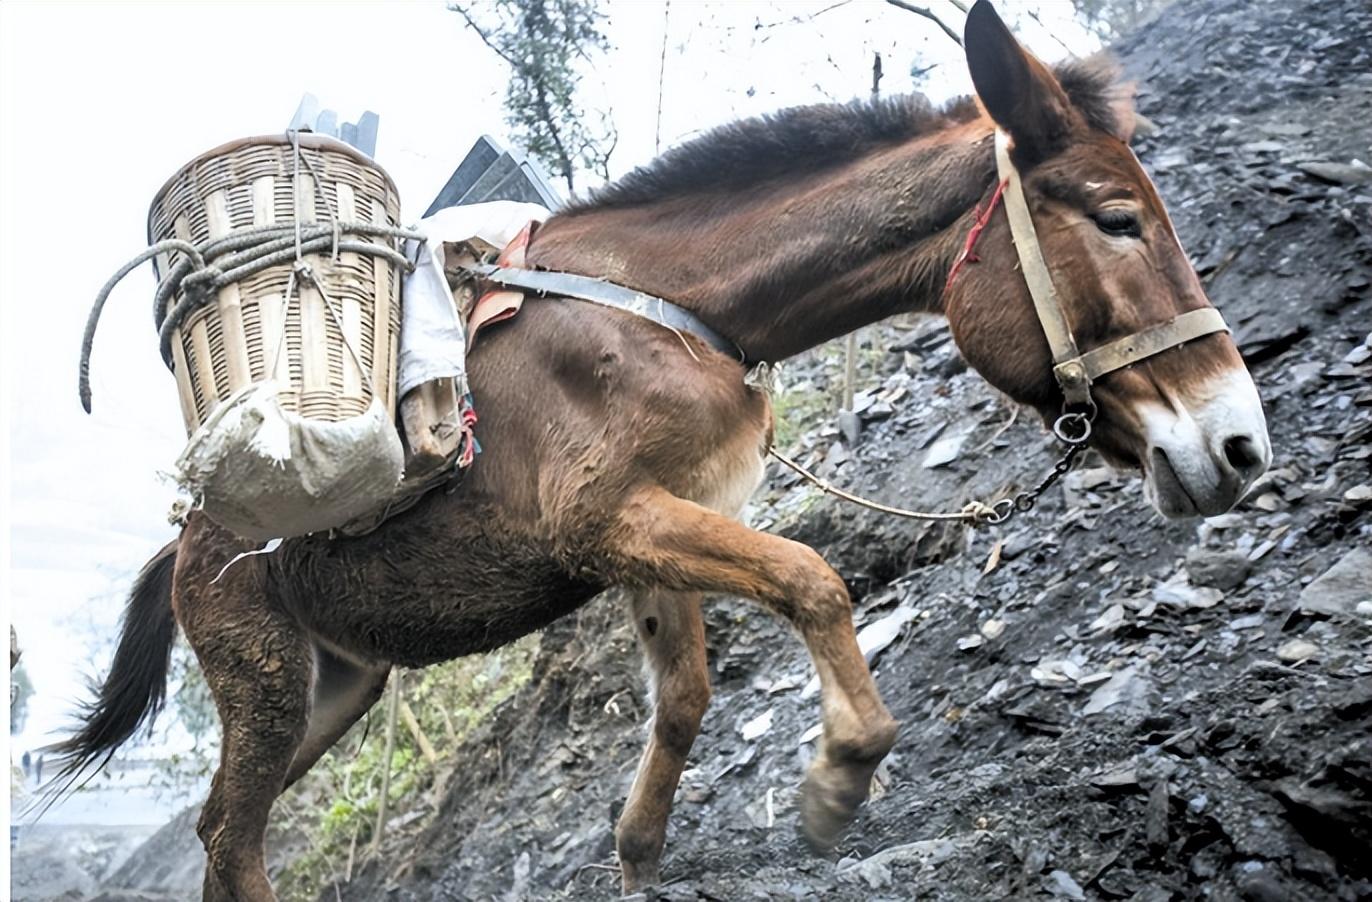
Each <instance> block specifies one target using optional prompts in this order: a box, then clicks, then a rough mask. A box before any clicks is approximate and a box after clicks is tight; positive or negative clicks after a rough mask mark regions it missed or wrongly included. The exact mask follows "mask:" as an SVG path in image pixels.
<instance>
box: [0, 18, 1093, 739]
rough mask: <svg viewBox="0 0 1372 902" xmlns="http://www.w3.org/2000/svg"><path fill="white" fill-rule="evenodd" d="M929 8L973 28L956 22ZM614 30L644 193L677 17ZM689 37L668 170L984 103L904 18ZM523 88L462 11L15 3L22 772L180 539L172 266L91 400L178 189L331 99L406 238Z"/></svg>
mask: <svg viewBox="0 0 1372 902" xmlns="http://www.w3.org/2000/svg"><path fill="white" fill-rule="evenodd" d="M929 2H930V3H931V5H933V6H934V7H935V8H936V9H938V10H939V12H940V13H941V14H943V15H944V16H945V18H947V19H948V20H949V21H950V22H952V23H958V22H960V18H961V16H960V14H959V13H958V12H957V10H956V9H955V8H954V7H953V6H952V4H951V3H948V2H947V0H929ZM999 7H1000V9H1001V11H1002V14H1004V15H1006V17H1007V19H1009V20H1011V21H1012V22H1015V23H1016V24H1018V25H1019V27H1020V28H1021V34H1022V37H1023V39H1024V40H1025V41H1026V43H1028V44H1029V46H1030V47H1031V48H1032V49H1034V50H1035V51H1036V52H1038V53H1040V54H1041V55H1043V56H1044V57H1045V58H1049V59H1054V58H1057V57H1060V56H1062V55H1063V53H1064V51H1063V49H1062V43H1066V44H1067V45H1070V46H1072V47H1074V48H1078V52H1089V51H1090V50H1091V49H1093V43H1092V41H1091V40H1090V39H1089V38H1088V37H1087V36H1086V35H1085V33H1084V32H1083V31H1082V30H1081V29H1080V28H1079V27H1077V26H1076V25H1075V24H1074V23H1073V21H1072V18H1071V6H1070V4H1069V3H1068V2H1066V0H1059V2H1053V0H1045V2H1038V3H1032V4H1029V5H1028V7H1029V8H1033V9H1036V10H1039V11H1040V12H1041V15H1042V18H1043V20H1044V22H1045V23H1046V25H1047V26H1048V28H1050V29H1052V33H1051V34H1050V33H1049V32H1048V31H1046V30H1045V29H1044V28H1043V27H1041V26H1039V25H1038V24H1037V23H1035V22H1034V21H1032V20H1030V19H1029V18H1027V17H1026V16H1024V15H1023V12H1024V7H1025V5H1024V4H1016V3H1013V2H1010V0H1006V2H1002V3H1001V4H999ZM605 9H606V12H607V13H608V15H609V22H608V27H607V30H608V34H609V37H610V40H611V43H612V44H613V50H612V51H611V52H610V53H609V54H607V55H606V56H605V57H604V58H602V59H600V60H599V61H598V63H597V66H596V71H595V72H593V73H592V74H591V75H590V76H589V77H588V79H587V82H586V86H587V89H588V90H587V98H588V100H589V101H590V102H591V103H592V104H594V105H599V106H604V105H605V104H608V105H609V107H610V108H611V109H612V110H613V114H614V120H615V122H616V124H617V126H618V128H619V131H620V142H619V146H618V150H617V152H616V154H615V157H614V159H613V160H612V163H611V166H612V171H613V172H614V173H616V174H619V173H623V172H625V171H627V170H628V169H630V168H632V167H633V166H635V165H637V164H640V163H643V162H645V161H647V160H649V159H651V158H652V156H653V154H654V124H655V120H656V114H657V102H658V71H659V59H660V56H661V54H662V48H663V29H664V5H663V3H661V2H658V0H639V2H635V0H617V2H608V3H606V4H605ZM821 11H822V12H821ZM666 26H667V45H666V46H667V50H666V67H665V77H664V84H663V92H662V94H663V98H664V101H663V109H662V144H663V148H664V149H665V148H666V147H668V146H670V145H671V144H673V143H676V142H678V141H681V140H684V139H685V138H688V137H690V136H691V135H693V134H696V133H698V132H699V131H701V130H703V129H707V128H709V127H710V126H713V125H717V124H719V123H722V122H726V121H728V120H731V119H734V118H738V117H740V116H746V115H755V114H758V113H763V112H767V111H770V110H774V109H778V108H780V107H784V106H789V105H795V104H800V103H811V102H818V101H824V100H847V99H849V98H852V97H854V96H859V95H860V96H866V95H867V93H868V90H869V87H870V82H871V66H872V54H873V52H874V51H879V52H881V53H882V54H883V56H884V58H885V60H884V62H885V69H886V72H887V77H886V79H885V80H884V82H883V89H884V90H885V91H886V92H888V93H895V92H901V91H908V90H909V89H910V84H911V83H910V77H909V74H908V73H909V69H910V66H911V63H912V62H914V61H915V60H916V59H919V60H920V65H921V66H927V65H930V64H931V63H937V64H938V67H937V68H936V69H935V70H934V71H933V73H932V75H931V81H930V82H929V83H928V84H927V85H926V89H927V90H928V91H929V93H930V94H932V95H935V96H936V97H939V98H944V97H948V96H953V95H956V94H961V93H966V92H967V91H968V90H969V89H970V83H969V80H968V78H967V75H966V67H965V64H964V63H963V61H962V59H961V55H960V51H959V49H958V48H957V47H956V46H955V45H954V44H953V42H952V41H951V40H949V39H948V37H947V36H945V35H944V34H943V33H942V32H940V31H939V30H938V29H937V28H936V27H934V26H933V25H932V24H930V23H928V22H926V21H925V20H923V19H920V18H918V17H916V16H914V15H911V14H910V13H907V12H903V11H901V10H898V9H894V8H893V7H891V6H889V5H887V4H885V3H883V2H879V0H850V2H847V3H839V4H835V3H833V2H832V0H820V2H799V0H797V2H756V3H753V2H714V3H703V2H689V0H674V2H672V4H671V7H670V16H669V17H667V18H666ZM955 27H957V25H956V24H955ZM959 30H960V28H959ZM1060 42H1062V43H1060ZM505 80H506V71H505V69H504V67H503V64H501V63H500V62H499V61H498V60H496V59H495V58H494V56H493V55H492V54H491V52H490V51H489V50H487V49H486V48H485V47H484V46H483V45H482V44H481V43H480V41H479V40H478V39H477V38H476V37H475V36H474V35H472V34H471V33H470V32H469V31H465V30H464V28H463V23H462V20H461V18H460V17H459V16H458V15H456V14H454V13H451V12H448V11H447V10H445V8H444V6H443V4H442V3H427V2H426V3H420V2H409V3H386V4H379V3H378V4H369V3H360V2H345V3H327V4H325V3H299V4H290V3H265V2H256V3H253V2H249V3H241V2H240V3H223V4H211V3H165V2H162V3H137V4H135V3H120V2H100V3H83V4H75V3H37V2H21V0H5V2H3V3H0V178H2V181H0V229H2V231H0V316H3V322H0V339H3V341H4V347H3V350H0V357H2V358H3V361H2V362H3V366H4V390H5V394H6V400H5V411H4V414H5V415H6V416H7V417H8V423H7V428H5V430H4V433H5V437H4V439H0V440H7V441H8V442H9V448H8V451H7V453H6V454H5V459H7V460H8V463H9V465H8V467H7V468H6V477H7V478H6V479H5V480H4V481H5V483H6V485H5V488H6V489H7V490H8V491H9V498H8V499H7V501H8V503H7V504H6V505H5V511H6V516H7V519H8V529H9V535H10V539H11V542H10V543H8V544H7V546H6V548H5V551H4V553H5V554H7V555H12V560H11V561H8V562H4V564H5V567H4V569H5V574H6V579H7V580H8V585H7V586H6V587H5V588H6V591H5V598H6V601H7V604H8V606H9V611H10V615H11V618H12V622H13V623H14V624H15V626H16V628H17V629H18V632H19V639H20V643H21V645H22V647H23V649H24V652H25V657H24V660H25V664H26V666H27V668H28V671H29V673H30V676H31V678H32V681H33V683H34V684H35V688H36V690H37V693H38V694H37V696H36V697H35V699H34V700H33V702H32V703H31V715H30V719H29V726H28V728H27V729H26V731H25V734H24V735H23V736H21V737H19V739H18V740H17V742H16V743H15V749H16V753H15V754H16V757H17V754H18V752H19V751H22V749H24V748H33V747H35V746H36V745H38V744H39V743H40V742H42V741H43V740H44V738H45V737H46V736H48V734H50V733H51V731H53V730H55V729H57V728H58V727H59V726H60V725H62V724H63V723H64V722H65V719H66V716H67V713H68V711H69V710H70V703H71V700H72V699H74V698H75V697H77V696H78V695H80V694H81V684H82V680H83V678H84V676H85V675H87V674H93V673H97V672H103V671H104V669H105V668H107V667H108V663H109V662H108V654H109V649H108V645H107V643H109V642H111V641H112V639H113V636H114V634H115V629H116V623H117V621H118V618H119V615H120V613H121V612H122V610H123V604H124V593H125V592H126V591H127V588H128V582H129V577H130V576H131V575H132V574H133V573H134V572H135V571H136V570H137V569H138V567H140V566H141V565H142V563H143V562H144V561H145V560H146V559H147V558H149V557H150V556H151V555H152V554H153V553H154V552H155V551H156V550H157V549H158V548H159V547H161V545H162V544H163V543H164V542H166V541H167V540H169V539H171V538H172V537H173V535H174V531H173V529H172V527H170V526H169V525H167V521H166V512H167V509H168V507H169V505H170V503H171V501H172V498H173V491H172V489H171V488H170V486H169V485H168V484H167V483H165V482H163V481H162V480H161V479H160V478H159V476H158V473H159V471H165V470H167V469H169V468H170V467H171V465H172V462H173V461H174V460H175V458H176V456H177V454H178V452H179V450H180V448H181V446H182V444H183V443H184V441H185V437H186V436H185V433H184V430H183V428H182V424H181V419H180V415H179V412H178V411H179V408H178V405H177V400H176V388H175V383H174V381H173V379H172V376H171V375H170V373H168V372H167V370H166V369H165V368H164V367H163V366H162V363H161V359H160V357H159V355H158V353H157V341H156V336H155V334H154V331H153V328H152V321H151V315H150V308H151V298H152V292H153V288H154V283H153V278H152V275H151V268H150V267H149V268H147V269H144V270H140V271H138V272H135V273H133V274H132V275H131V276H130V277H128V278H127V279H126V280H125V281H124V283H123V284H122V285H121V287H120V288H119V289H117V290H116V291H115V292H114V294H113V296H112V297H111V299H110V302H109V305H108V306H107V308H106V313H105V317H104V319H103V321H102V323H101V327H100V333H99V335H98V336H97V340H96V351H95V354H94V357H93V361H92V373H93V380H92V381H93V394H94V415H93V416H89V417H88V416H86V415H84V414H83V413H82V411H81V408H80V405H79V403H78V401H77V396H76V364H77V358H78V351H79V346H80V338H81V330H82V326H83V323H84V320H85V317H86V314H87V312H88V310H89V306H90V302H91V300H92V299H93V298H94V296H95V293H96V292H97V290H98V289H99V288H100V286H101V285H102V284H103V283H104V281H105V280H106V279H107V278H108V277H109V275H110V274H111V273H113V272H114V270H116V269H117V268H118V267H119V266H120V265H121V264H123V263H124V262H125V261H126V260H128V259H129V258H130V257H132V256H133V255H135V254H136V253H138V252H139V251H140V250H142V249H143V247H144V246H145V244H146V231H147V227H146V216H147V209H148V205H149V203H150V202H151V200H152V198H153V195H154V194H155V193H156V191H157V190H158V188H159V187H160V186H161V185H162V183H163V182H164V181H165V180H166V179H167V178H169V177H170V176H171V175H172V174H173V173H174V172H175V171H176V170H177V169H178V168H179V167H180V166H181V165H182V164H183V163H185V162H186V161H187V160H189V159H191V158H192V157H194V156H196V155H197V154H199V153H201V152H202V151H204V150H207V149H209V148H211V147H214V146H215V145H217V144H220V143H222V142H224V141H227V140H230V139H233V138H238V137H243V136H248V135H256V134H265V133H271V132H277V131H280V130H282V129H284V127H285V126H286V124H287V123H288V121H289V119H290V116H291V114H292V113H293V112H294V110H295V108H296V106H297V104H298V103H299V101H300V98H301V95H302V93H303V92H305V91H309V92H311V93H313V94H315V95H316V96H317V97H318V98H319V99H320V101H321V102H322V103H323V105H324V106H326V107H332V108H334V109H336V110H338V111H339V113H340V117H341V119H343V120H349V121H355V120H356V118H357V116H358V115H359V114H360V113H361V112H362V111H363V110H368V109H370V110H373V111H375V112H377V113H378V114H380V117H381V125H380V134H379V140H378V143H377V159H378V161H379V162H380V163H381V165H382V166H383V167H385V168H386V169H387V170H388V171H389V172H390V174H391V175H392V177H393V178H394V179H395V182H396V184H397V185H398V187H399V189H400V194H401V199H402V209H403V211H404V213H403V214H402V215H403V217H404V218H407V219H413V218H417V217H418V216H419V215H420V213H422V211H423V210H424V209H425V208H426V207H427V206H428V204H429V202H430V200H432V198H433V196H434V195H435V194H436V192H437V191H438V189H439V188H440V187H441V186H442V184H443V183H444V181H445V180H446V179H447V177H448V175H449V174H450V173H451V171H452V169H453V168H454V167H455V166H456V165H457V163H458V162H459V161H460V160H461V158H462V157H463V156H464V155H465V153H466V152H467V150H468V149H469V148H470V147H471V145H472V143H473V141H475V140H476V138H477V137H478V136H479V135H481V134H483V133H490V134H492V135H494V136H496V138H497V139H498V140H501V141H502V142H504V141H505V134H504V132H505V129H504V124H503V121H502V116H501V106H500V104H501V99H502V97H503V92H504V85H505ZM559 187H561V185H560V184H559ZM477 403H478V405H479V404H480V399H479V398H478V399H477ZM0 450H4V449H0ZM102 644H105V647H103V648H102V647H100V646H101V645H102Z"/></svg>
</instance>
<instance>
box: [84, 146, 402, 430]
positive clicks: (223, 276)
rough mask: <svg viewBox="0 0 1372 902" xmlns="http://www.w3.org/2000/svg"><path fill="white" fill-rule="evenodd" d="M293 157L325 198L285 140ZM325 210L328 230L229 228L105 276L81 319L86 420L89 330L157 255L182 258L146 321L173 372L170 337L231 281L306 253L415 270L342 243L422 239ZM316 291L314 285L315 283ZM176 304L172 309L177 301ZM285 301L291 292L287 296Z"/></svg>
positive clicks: (365, 247)
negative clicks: (117, 290)
mask: <svg viewBox="0 0 1372 902" xmlns="http://www.w3.org/2000/svg"><path fill="white" fill-rule="evenodd" d="M291 138H292V142H291V143H292V145H293V153H294V158H295V174H296V177H297V178H298V177H299V174H300V167H301V164H302V163H303V164H304V166H305V168H306V170H307V171H308V172H309V174H310V176H311V177H312V178H313V179H314V182H315V185H316V192H317V193H316V196H317V197H321V198H324V197H326V195H325V194H324V191H323V186H322V184H321V182H320V179H319V175H318V174H317V173H316V172H315V170H314V166H313V165H312V164H311V163H310V161H309V158H308V157H307V156H305V155H304V154H302V153H301V152H300V142H299V137H298V135H297V134H296V133H294V132H292V133H291ZM324 208H325V210H326V212H327V213H328V216H329V222H328V224H318V225H315V224H304V223H302V222H301V221H300V220H299V219H298V218H297V219H295V220H294V221H292V222H290V223H286V224H282V225H270V226H258V227H255V228H251V229H236V230H234V232H233V233H232V234H230V235H226V236H224V237H222V238H216V239H210V240H206V241H202V242H199V243H192V242H189V241H183V240H181V239H178V238H168V239H166V240H164V241H159V242H157V243H156V244H154V245H152V246H151V247H149V248H148V249H147V250H145V251H143V252H142V253H140V254H139V255H138V256H136V257H134V258H133V259H132V260H130V261H129V262H128V263H125V264H124V265H123V266H121V267H120V268H119V270H118V271H117V272H116V273H115V274H114V275H113V276H111V277H110V280H109V281H108V282H106V283H105V285H104V287H103V288H101V289H100V293H99V294H98V295H96V298H95V304H94V305H93V306H92V307H91V312H90V315H89V316H88V317H87V318H86V331H85V334H84V336H83V337H82V340H81V366H80V371H79V379H80V393H81V406H82V408H84V409H85V411H86V413H90V411H91V387H90V358H91V349H92V347H93V346H94V344H95V330H96V327H97V326H98V325H99V323H100V314H101V313H102V312H103V311H104V309H105V302H106V301H108V300H109V296H110V293H111V292H112V291H114V287H115V286H116V285H118V284H119V282H120V280H122V279H123V278H124V277H125V276H127V275H128V274H129V273H130V272H132V271H133V270H135V269H137V268H138V267H139V266H140V265H142V264H143V263H144V262H146V261H148V260H151V259H152V258H153V257H156V256H157V255H158V254H163V253H168V252H171V251H175V252H177V253H178V254H180V255H181V258H180V259H179V260H178V261H177V262H176V263H175V264H174V265H173V266H172V267H171V269H170V270H169V271H168V272H167V274H166V275H165V276H164V277H163V279H162V281H161V282H160V283H158V286H157V293H156V294H155V295H154V296H153V322H154V324H155V325H156V328H157V331H158V338H159V343H160V348H161V352H162V360H163V361H164V362H165V363H166V365H167V368H168V369H173V368H174V365H173V362H172V336H173V335H174V334H175V332H176V330H177V329H179V328H180V327H181V325H182V324H183V323H184V322H185V321H186V318H187V317H189V316H190V315H191V314H192V313H194V312H195V311H197V310H199V309H200V308H201V307H204V306H205V305H207V304H209V303H211V302H212V301H214V299H215V298H216V297H217V296H218V294H219V290H220V289H222V288H224V287H225V286H227V285H231V284H233V283H234V282H238V281H241V280H243V279H246V278H248V277H249V276H252V275H255V274H256V273H259V272H261V271H263V270H265V269H269V268H271V267H273V266H280V265H282V264H285V263H292V262H293V263H295V264H296V267H297V269H296V270H295V271H293V275H294V272H297V271H299V267H301V266H302V265H303V259H302V258H303V256H304V255H305V254H319V253H324V252H326V251H327V252H330V253H331V255H332V257H333V259H334V261H335V262H337V260H338V255H339V254H340V253H353V254H365V255H369V256H373V257H383V258H385V259H387V260H389V261H390V262H391V263H394V264H395V265H397V266H399V267H401V268H402V269H404V270H405V271H406V272H410V271H411V270H413V269H414V264H413V263H411V262H410V261H409V259H407V258H406V257H405V255H404V254H402V253H400V252H399V251H397V250H395V249H394V248H391V247H387V246H386V245H384V244H377V243H374V242H372V241H366V240H357V239H356V238H351V239H350V238H348V237H346V236H360V237H361V238H401V239H415V240H417V241H423V240H424V236H423V235H422V234H420V233H419V232H416V231H414V230H412V229H404V228H398V227H396V226H389V225H377V224H373V223H367V222H342V221H339V220H338V219H337V218H336V217H335V216H334V212H333V210H332V208H331V207H330V206H329V204H328V203H327V200H326V202H325V204H324ZM316 284H317V282H316ZM178 293H179V294H180V295H181V299H180V301H178V302H177V303H175V305H173V304H172V299H173V298H175V297H176V295H177V294H178ZM287 295H288V298H289V295H290V289H288V290H287Z"/></svg>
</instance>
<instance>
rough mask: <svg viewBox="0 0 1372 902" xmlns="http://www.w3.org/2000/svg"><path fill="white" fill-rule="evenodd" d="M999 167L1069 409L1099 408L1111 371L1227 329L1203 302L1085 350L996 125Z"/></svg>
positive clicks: (1024, 269) (1006, 138)
mask: <svg viewBox="0 0 1372 902" xmlns="http://www.w3.org/2000/svg"><path fill="white" fill-rule="evenodd" d="M996 171H997V174H998V175H999V176H1000V179H1001V181H1003V182H1004V183H1005V191H1004V193H1003V200H1004V202H1005V215H1006V217H1007V218H1008V219H1009V221H1010V235H1011V237H1012V238H1013V239H1014V243H1015V253H1016V254H1017V255H1018V256H1019V263H1020V271H1021V272H1022V273H1023V274H1024V282H1025V284H1026V285H1028V286H1029V295H1030V296H1031V297H1032V298H1033V299H1034V310H1035V312H1037V314H1038V318H1039V325H1040V326H1042V328H1043V334H1044V336H1045V337H1046V338H1047V339H1048V348H1049V350H1050V351H1051V352H1052V354H1053V377H1054V378H1055V379H1057V382H1058V386H1059V387H1060V388H1061V389H1062V394H1063V398H1064V401H1065V404H1066V406H1067V407H1068V408H1086V409H1094V405H1093V404H1092V401H1091V383H1092V382H1093V381H1094V380H1096V379H1098V378H1100V377H1101V376H1103V375H1105V374H1106V373H1109V372H1113V371H1115V370H1118V369H1122V368H1124V367H1126V366H1129V365H1130V364H1133V363H1137V362H1138V361H1140V360H1143V359H1145V358H1148V357H1152V356H1153V355H1155V354H1158V353H1161V352H1162V351H1166V350H1167V349H1168V348H1174V347H1176V346H1177V345H1179V344H1182V343H1183V342H1187V341H1191V340H1193V339H1196V338H1200V337H1202V336H1205V335H1210V334H1211V333H1214V332H1228V331H1229V327H1228V326H1227V325H1226V324H1225V322H1224V317H1222V316H1221V315H1220V312H1219V311H1218V310H1216V309H1215V308H1214V307H1202V308H1200V309H1199V310H1191V311H1188V312H1186V313H1183V314H1181V315H1179V316H1176V317H1174V318H1172V319H1170V320H1168V321H1167V322H1165V323H1158V324H1157V325H1154V326H1149V327H1148V328H1146V329H1143V330H1142V331H1139V332H1135V333H1134V334H1132V335H1127V336H1125V337H1124V338H1121V339H1117V340H1116V341H1112V342H1110V343H1109V344H1105V345H1102V346H1100V347H1098V348H1093V349H1092V350H1090V351H1087V352H1086V353H1084V354H1083V353H1082V352H1081V351H1080V350H1079V349H1078V348H1077V341H1076V338H1075V337H1073V335H1072V329H1071V327H1070V326H1069V325H1068V324H1067V316H1066V314H1065V313H1064V311H1063V308H1062V302H1061V301H1060V300H1059V299H1058V293H1057V289H1056V288H1054V286H1053V277H1052V275H1051V274H1050V273H1049V272H1048V264H1047V263H1045V262H1044V259H1043V251H1042V250H1041V249H1040V247H1039V240H1038V233H1037V232H1036V231H1035V230H1034V220H1033V217H1032V216H1030V214H1029V204H1028V202H1027V201H1026V200H1025V199H1024V188H1023V186H1022V185H1021V184H1020V177H1019V170H1018V169H1016V168H1015V164H1014V163H1013V162H1011V160H1010V139H1009V136H1008V135H1007V134H1006V133H1005V132H1003V131H1001V130H1000V129H996Z"/></svg>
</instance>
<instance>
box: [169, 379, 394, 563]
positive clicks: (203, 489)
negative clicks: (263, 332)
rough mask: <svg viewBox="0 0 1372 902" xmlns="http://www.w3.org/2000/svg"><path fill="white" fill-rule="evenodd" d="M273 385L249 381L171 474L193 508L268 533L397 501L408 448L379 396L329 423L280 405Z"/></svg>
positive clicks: (282, 534) (343, 519)
mask: <svg viewBox="0 0 1372 902" xmlns="http://www.w3.org/2000/svg"><path fill="white" fill-rule="evenodd" d="M276 392H277V384H276V383H275V382H270V381H268V382H257V383H254V384H252V385H249V386H245V387H244V388H242V389H240V390H238V391H237V392H235V393H234V394H232V395H230V396H229V397H228V398H225V399H224V401H222V402H221V403H220V405H219V406H218V407H216V408H215V410H214V413H212V414H211V415H210V417H209V418H208V419H207V420H206V421H205V422H204V423H202V424H201V425H200V428H199V429H197V430H196V431H195V434H194V435H192V436H191V438H190V441H188V442H187V443H186V449H185V450H184V451H182V452H181V457H180V458H178V459H177V461H176V472H175V474H174V476H175V479H176V481H177V483H178V484H179V485H180V486H181V488H182V490H183V491H185V492H186V493H188V494H189V495H190V498H191V507H194V508H201V509H203V510H204V511H205V514H206V515H207V516H209V518H210V519H211V520H213V521H215V522H216V523H218V524H219V525H221V526H224V527H226V528H228V529H230V530H232V531H233V532H235V533H237V534H238V535H240V536H243V537H244V538H248V539H254V540H256V541H263V540H266V539H276V538H290V537H292V536H302V535H306V534H307V533H312V532H322V531H324V530H328V529H333V528H335V527H338V526H342V525H343V524H344V523H347V522H348V521H350V520H352V519H354V518H355V517H360V516H363V515H364V514H370V513H372V512H373V511H376V510H378V509H380V508H381V507H383V506H384V505H386V504H387V503H388V502H389V501H390V500H391V497H392V495H393V494H394V492H395V488H396V486H397V485H399V484H400V478H401V475H402V471H403V470H404V468H405V451H404V448H402V447H401V444H400V436H399V434H397V432H396V430H395V423H393V422H392V421H391V418H390V416H388V415H387V413H386V408H385V407H384V406H383V405H382V404H381V403H380V402H379V401H375V400H373V401H372V404H371V407H370V408H368V409H367V411H366V412H365V413H362V414H360V415H359V416H355V417H350V418H349V419H346V420H341V421H339V422H337V423H326V422H323V421H320V420H309V419H305V418H303V417H300V416H298V415H296V414H294V413H290V412H288V411H286V410H283V409H282V408H281V403H280V401H279V400H278V399H277V394H276Z"/></svg>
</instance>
